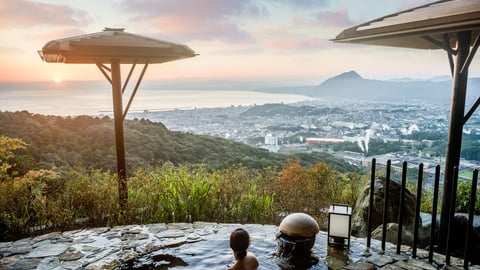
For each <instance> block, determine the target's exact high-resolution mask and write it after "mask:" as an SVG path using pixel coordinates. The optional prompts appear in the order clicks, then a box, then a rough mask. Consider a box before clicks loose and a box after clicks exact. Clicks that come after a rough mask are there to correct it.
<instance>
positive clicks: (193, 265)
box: [118, 225, 365, 270]
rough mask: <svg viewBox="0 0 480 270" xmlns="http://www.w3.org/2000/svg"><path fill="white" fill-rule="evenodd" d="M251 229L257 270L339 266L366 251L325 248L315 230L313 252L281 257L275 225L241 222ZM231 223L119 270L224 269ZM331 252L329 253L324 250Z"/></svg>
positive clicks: (358, 246)
mask: <svg viewBox="0 0 480 270" xmlns="http://www.w3.org/2000/svg"><path fill="white" fill-rule="evenodd" d="M242 227H244V228H245V229H246V230H247V231H248V232H249V233H250V242H251V243H250V248H249V251H250V252H253V253H254V254H255V255H256V256H257V259H258V261H259V263H260V266H259V268H258V269H259V270H271V269H282V270H286V269H312V270H313V269H329V268H330V269H341V268H342V267H343V266H345V265H347V264H348V263H350V262H352V261H355V260H358V259H359V258H360V257H361V254H362V253H363V252H364V251H365V247H364V246H363V245H361V244H358V243H355V242H353V243H352V245H351V248H350V252H345V251H340V252H338V251H336V252H335V253H334V254H332V251H331V249H329V250H328V251H327V244H326V238H327V236H326V234H325V233H324V232H320V233H319V234H317V237H316V242H315V245H314V247H313V248H312V254H310V255H309V256H306V257H304V258H294V259H291V260H289V259H284V258H280V257H279V256H277V255H276V249H277V242H276V239H275V234H276V233H277V227H276V226H263V227H261V228H259V227H258V226H257V227H253V226H251V227H249V226H248V225H246V226H242ZM232 228H234V227H228V226H227V227H226V228H221V229H220V230H219V231H218V232H217V233H215V234H213V235H210V236H207V237H206V239H204V240H203V241H199V242H195V243H189V244H183V245H180V246H177V247H171V248H164V249H160V250H158V251H155V252H153V253H150V254H148V255H146V256H143V257H140V258H137V259H135V260H133V261H130V262H128V263H126V264H124V265H123V266H121V267H120V268H118V270H127V269H142V270H145V269H156V270H159V269H199V270H200V269H202V270H204V269H207V270H216V269H222V270H225V269H227V267H228V266H229V265H231V264H232V263H233V255H232V252H231V250H230V248H229V242H228V241H229V240H228V237H229V234H230V232H231V230H232ZM327 253H330V254H327Z"/></svg>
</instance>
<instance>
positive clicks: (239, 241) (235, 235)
mask: <svg viewBox="0 0 480 270" xmlns="http://www.w3.org/2000/svg"><path fill="white" fill-rule="evenodd" d="M249 244H250V236H249V235H248V233H247V231H245V230H244V229H236V230H234V231H233V232H232V233H231V234H230V248H231V249H232V250H233V254H234V255H235V258H237V259H242V258H244V257H245V256H247V249H248V246H249Z"/></svg>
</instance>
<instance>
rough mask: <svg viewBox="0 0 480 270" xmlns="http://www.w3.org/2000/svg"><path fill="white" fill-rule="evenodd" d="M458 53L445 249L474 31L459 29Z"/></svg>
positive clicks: (447, 175) (444, 201)
mask: <svg viewBox="0 0 480 270" xmlns="http://www.w3.org/2000/svg"><path fill="white" fill-rule="evenodd" d="M457 37H458V40H457V57H456V60H455V71H454V74H453V82H452V101H451V108H450V127H449V130H448V144H447V153H446V157H445V179H444V183H443V197H442V212H441V216H440V237H439V248H440V249H441V250H444V249H445V247H446V240H447V234H448V218H449V217H450V216H451V213H450V208H451V205H452V204H454V203H455V202H453V201H452V197H451V196H452V188H453V187H454V185H453V182H454V175H453V168H454V167H455V166H458V165H459V163H460V150H461V145H462V130H463V118H464V113H465V97H466V92H467V79H468V69H465V70H463V72H461V71H462V67H463V65H464V63H465V61H466V60H467V57H468V54H469V50H470V39H471V32H470V31H465V32H460V33H457Z"/></svg>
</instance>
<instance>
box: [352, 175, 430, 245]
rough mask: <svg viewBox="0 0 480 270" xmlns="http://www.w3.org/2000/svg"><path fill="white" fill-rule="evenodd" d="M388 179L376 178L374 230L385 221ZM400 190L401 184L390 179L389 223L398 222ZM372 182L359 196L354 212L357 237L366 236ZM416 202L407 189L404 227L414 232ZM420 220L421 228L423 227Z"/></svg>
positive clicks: (354, 233) (354, 232) (353, 225)
mask: <svg viewBox="0 0 480 270" xmlns="http://www.w3.org/2000/svg"><path fill="white" fill-rule="evenodd" d="M385 183H386V179H385V178H383V177H378V178H377V179H375V187H374V190H373V194H374V196H373V213H372V230H374V229H375V228H377V227H378V226H380V225H382V223H383V207H384V206H383V205H384V203H383V202H384V199H383V198H384V196H385V191H384V190H385ZM400 192H401V185H400V184H398V183H397V182H395V181H390V188H389V193H388V196H387V197H388V208H387V223H398V214H399V212H400ZM369 196H370V183H369V184H368V185H366V186H365V187H364V188H363V190H362V192H361V194H360V196H359V197H358V199H357V201H356V203H355V207H354V208H353V213H352V235H353V236H356V237H366V236H367V229H368V206H369V204H370V197H369ZM415 204H416V199H415V195H413V194H412V193H411V192H410V191H409V190H408V189H407V190H406V191H405V201H404V212H403V227H404V229H405V230H407V231H410V232H413V228H414V224H415ZM421 222H422V221H421V220H420V224H419V225H420V228H421V227H422V224H421Z"/></svg>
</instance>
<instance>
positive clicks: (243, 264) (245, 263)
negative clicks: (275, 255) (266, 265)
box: [228, 252, 258, 270]
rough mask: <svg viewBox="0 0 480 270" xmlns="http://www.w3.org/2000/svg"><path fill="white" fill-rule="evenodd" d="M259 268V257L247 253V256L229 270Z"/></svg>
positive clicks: (253, 269) (252, 269)
mask: <svg viewBox="0 0 480 270" xmlns="http://www.w3.org/2000/svg"><path fill="white" fill-rule="evenodd" d="M257 268H258V260H257V257H255V255H254V254H253V253H251V252H248V253H247V256H245V257H244V258H242V259H240V260H237V261H236V262H235V264H234V265H232V266H231V267H230V268H228V270H255V269H257Z"/></svg>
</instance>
